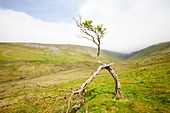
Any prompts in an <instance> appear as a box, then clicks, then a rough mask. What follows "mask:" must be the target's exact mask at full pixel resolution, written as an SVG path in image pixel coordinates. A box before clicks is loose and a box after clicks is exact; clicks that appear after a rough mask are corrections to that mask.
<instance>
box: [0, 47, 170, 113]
mask: <svg viewBox="0 0 170 113" xmlns="http://www.w3.org/2000/svg"><path fill="white" fill-rule="evenodd" d="M0 46H1V48H0V52H1V55H0V56H1V57H0V60H1V61H0V63H1V65H0V85H1V87H0V112H2V113H42V112H44V113H46V112H51V113H60V112H62V110H63V112H64V111H66V108H67V99H68V98H69V96H70V94H71V92H69V90H75V89H77V88H79V87H80V86H81V84H82V83H83V82H85V81H86V80H87V79H88V78H89V77H90V75H91V74H92V72H94V71H95V70H96V68H97V66H98V64H97V63H96V62H95V59H93V58H94V57H92V56H93V54H92V55H89V54H88V50H89V49H88V50H87V51H85V50H83V51H85V52H82V51H81V50H82V49H81V50H79V49H78V48H71V46H69V48H71V49H69V50H70V51H67V49H68V46H66V45H65V46H59V45H58V46H57V47H58V48H60V50H61V52H62V54H59V55H55V54H54V53H53V52H52V51H50V50H47V49H42V48H41V49H40V48H39V49H33V48H29V47H24V46H22V45H18V44H17V45H15V44H4V45H2V44H0ZM11 46H12V48H11ZM8 49H14V50H13V52H16V53H17V55H16V54H14V53H13V52H12V51H11V53H10V52H9V53H10V54H9V53H8V54H7V55H8V56H4V55H3V54H2V53H3V52H4V51H6V50H8ZM47 51H48V52H50V54H48V56H45V55H46V54H45V53H46V52H47ZM89 51H90V53H93V52H94V51H93V50H91V49H90V50H89ZM39 53H41V55H40V54H39ZM18 54H20V55H18ZM22 54H25V55H22ZM29 55H30V56H32V57H29ZM9 56H10V57H9ZM18 58H20V59H18ZM102 58H103V59H107V57H106V56H102ZM109 60H110V59H109ZM109 60H108V61H107V62H109ZM169 67H170V53H161V54H156V55H151V56H148V57H144V58H140V59H134V60H132V59H131V60H115V64H114V65H113V68H114V69H115V70H116V72H117V73H118V75H119V78H120V82H121V85H122V91H123V93H124V96H125V98H123V99H116V100H115V99H114V87H115V85H114V79H113V78H112V76H111V75H110V74H109V73H108V72H107V71H106V70H102V71H101V72H100V74H99V75H98V76H97V77H96V78H95V80H94V81H93V82H92V83H91V84H90V85H89V87H88V88H87V94H86V96H85V97H86V101H87V102H86V104H85V105H84V106H83V107H82V108H81V109H80V112H82V113H83V112H84V111H85V109H86V108H88V111H89V112H90V113H132V112H133V113H138V112H141V113H148V112H150V113H154V112H160V113H168V112H170V83H169V80H170V68H169ZM63 97H64V98H63ZM74 98H75V97H74ZM80 101H81V99H80ZM76 102H77V101H76V100H73V101H72V103H76Z"/></svg>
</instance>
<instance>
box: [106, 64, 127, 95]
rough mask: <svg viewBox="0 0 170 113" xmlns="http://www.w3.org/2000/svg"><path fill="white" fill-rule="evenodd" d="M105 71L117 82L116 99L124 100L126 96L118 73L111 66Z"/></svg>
mask: <svg viewBox="0 0 170 113" xmlns="http://www.w3.org/2000/svg"><path fill="white" fill-rule="evenodd" d="M105 69H107V70H108V71H109V72H110V74H111V75H112V77H113V78H114V80H115V84H116V85H115V95H116V98H118V97H119V96H121V97H123V98H124V96H123V94H122V92H121V85H120V81H119V77H118V75H117V73H116V72H115V71H114V70H113V69H112V68H111V67H110V66H108V67H105Z"/></svg>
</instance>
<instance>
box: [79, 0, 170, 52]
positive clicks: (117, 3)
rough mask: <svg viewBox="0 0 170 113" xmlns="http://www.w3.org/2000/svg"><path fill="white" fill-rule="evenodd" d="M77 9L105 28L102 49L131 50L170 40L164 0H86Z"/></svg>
mask: <svg viewBox="0 0 170 113" xmlns="http://www.w3.org/2000/svg"><path fill="white" fill-rule="evenodd" d="M80 12H81V14H82V16H83V18H84V19H92V20H94V21H95V22H96V23H103V24H104V25H105V27H107V28H108V29H107V35H106V37H105V39H103V45H102V46H103V48H109V49H111V50H113V51H121V52H132V51H136V50H139V49H142V48H144V47H146V46H149V45H151V44H155V43H159V42H164V41H170V32H169V29H170V21H169V20H170V1H168V0H100V1H99V0H88V1H87V2H86V3H85V4H84V6H83V7H82V8H81V9H80Z"/></svg>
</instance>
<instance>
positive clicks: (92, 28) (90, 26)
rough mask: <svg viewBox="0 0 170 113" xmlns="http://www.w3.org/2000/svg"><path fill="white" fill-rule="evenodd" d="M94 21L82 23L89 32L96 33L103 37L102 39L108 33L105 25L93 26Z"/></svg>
mask: <svg viewBox="0 0 170 113" xmlns="http://www.w3.org/2000/svg"><path fill="white" fill-rule="evenodd" d="M92 23H93V21H92V20H85V21H84V22H83V23H82V26H83V27H84V28H86V29H87V30H89V31H92V32H94V33H98V34H100V35H101V37H104V34H105V33H106V32H105V31H106V28H103V24H100V25H96V26H95V25H93V24H92Z"/></svg>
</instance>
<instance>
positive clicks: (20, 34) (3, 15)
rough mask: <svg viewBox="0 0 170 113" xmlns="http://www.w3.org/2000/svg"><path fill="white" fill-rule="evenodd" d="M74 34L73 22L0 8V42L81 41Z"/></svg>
mask: <svg viewBox="0 0 170 113" xmlns="http://www.w3.org/2000/svg"><path fill="white" fill-rule="evenodd" d="M76 34H78V32H77V28H76V27H75V26H74V24H67V23H51V22H46V21H43V20H40V19H35V18H33V17H31V16H29V15H27V14H26V13H24V12H18V11H13V10H6V9H0V41H1V42H37V43H53V44H55V43H56V44H81V43H83V41H82V40H80V39H78V38H77V37H76Z"/></svg>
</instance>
